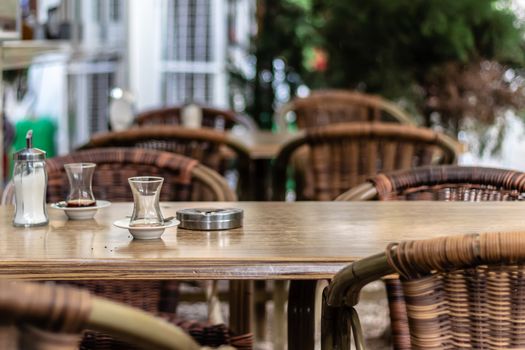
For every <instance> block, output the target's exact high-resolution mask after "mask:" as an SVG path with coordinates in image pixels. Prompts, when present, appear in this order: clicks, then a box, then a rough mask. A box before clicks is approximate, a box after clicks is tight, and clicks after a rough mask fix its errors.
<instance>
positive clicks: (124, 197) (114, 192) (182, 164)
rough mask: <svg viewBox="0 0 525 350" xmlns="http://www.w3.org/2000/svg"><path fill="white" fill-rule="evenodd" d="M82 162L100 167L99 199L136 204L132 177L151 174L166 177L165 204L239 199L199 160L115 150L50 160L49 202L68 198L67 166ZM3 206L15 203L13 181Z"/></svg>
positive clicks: (95, 179)
mask: <svg viewBox="0 0 525 350" xmlns="http://www.w3.org/2000/svg"><path fill="white" fill-rule="evenodd" d="M79 162H88V163H96V164H97V168H96V171H95V175H94V177H93V192H94V194H95V197H96V198H98V199H106V200H111V201H116V202H119V201H120V202H126V201H128V202H129V201H133V194H132V193H131V191H130V188H129V184H128V178H129V177H133V176H141V175H144V174H147V175H152V176H162V177H164V184H163V187H162V192H161V194H160V199H161V200H162V201H199V200H213V201H235V200H237V197H236V195H235V193H233V191H232V190H231V189H230V188H229V186H228V184H227V182H226V180H225V179H224V178H223V177H222V176H221V175H219V174H218V173H217V172H215V171H214V170H212V169H210V168H208V167H206V166H204V165H202V164H200V163H199V162H198V161H197V160H195V159H191V158H188V157H185V156H182V155H178V154H173V153H169V152H161V151H157V150H149V149H133V148H113V147H112V148H99V149H89V150H84V151H79V152H75V153H71V154H68V155H65V156H61V157H55V158H50V159H48V160H47V161H46V163H47V172H48V188H47V201H48V203H52V202H58V201H61V200H64V199H65V198H66V197H67V194H68V190H69V182H68V179H67V175H66V172H65V170H64V164H66V163H79ZM2 203H3V204H7V203H14V187H13V185H12V181H11V183H10V184H8V185H7V186H6V189H5V193H4V196H3V199H2Z"/></svg>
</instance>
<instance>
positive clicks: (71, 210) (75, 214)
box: [51, 200, 111, 220]
mask: <svg viewBox="0 0 525 350" xmlns="http://www.w3.org/2000/svg"><path fill="white" fill-rule="evenodd" d="M110 205H111V202H109V201H102V200H97V201H96V205H94V206H91V207H68V206H67V204H66V202H65V201H62V202H57V203H53V204H51V208H53V209H59V210H63V211H65V212H66V215H67V217H68V218H69V219H70V220H89V219H92V218H93V216H95V214H96V213H97V210H99V209H102V208H105V207H109V206H110Z"/></svg>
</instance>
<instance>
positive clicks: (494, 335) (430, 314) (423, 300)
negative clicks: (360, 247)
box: [321, 228, 525, 350]
mask: <svg viewBox="0 0 525 350" xmlns="http://www.w3.org/2000/svg"><path fill="white" fill-rule="evenodd" d="M451 229H453V228H451ZM444 233H445V232H444ZM524 260H525V233H524V232H514V233H486V234H468V235H455V236H448V237H440V238H434V239H429V240H416V241H406V242H400V243H392V244H390V245H389V246H388V247H387V248H386V251H385V252H384V253H380V254H377V255H374V256H371V257H368V258H365V259H363V260H360V261H357V262H355V263H353V264H351V265H349V266H348V267H346V268H344V269H343V270H341V271H340V272H339V273H337V274H336V276H335V277H334V279H333V280H332V282H331V283H330V285H329V286H328V287H327V288H326V289H325V291H324V293H323V310H322V327H321V328H322V349H324V350H329V349H349V348H350V339H351V338H350V334H351V333H353V338H354V340H355V344H356V348H357V349H365V342H364V339H363V335H362V330H361V325H360V322H359V317H358V315H357V312H356V311H355V309H354V306H355V305H356V304H357V303H358V300H359V293H360V290H361V288H362V287H363V286H365V285H367V284H368V283H370V282H372V281H374V280H377V279H379V278H381V277H384V276H387V275H389V274H392V273H398V274H399V275H400V276H401V284H402V286H403V290H404V293H405V295H406V296H407V298H406V311H407V315H408V317H407V319H408V325H409V332H410V333H409V334H408V335H407V336H409V338H407V339H406V340H407V342H408V343H405V347H403V348H405V349H442V350H448V349H450V350H452V349H523V348H525V337H523V326H522V324H523V319H525V305H524V301H525V284H524V283H523V276H524V275H525V267H524V265H523V261H524ZM410 343H411V344H412V345H410Z"/></svg>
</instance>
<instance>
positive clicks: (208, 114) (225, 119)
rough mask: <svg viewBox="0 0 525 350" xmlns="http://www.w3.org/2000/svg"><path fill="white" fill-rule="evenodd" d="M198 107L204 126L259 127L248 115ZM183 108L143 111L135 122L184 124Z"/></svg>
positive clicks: (220, 128)
mask: <svg viewBox="0 0 525 350" xmlns="http://www.w3.org/2000/svg"><path fill="white" fill-rule="evenodd" d="M198 108H199V109H200V112H201V114H202V121H201V126H202V127H206V128H212V129H217V130H220V131H224V130H230V129H232V128H233V127H234V126H236V125H239V126H242V127H243V128H245V129H247V130H250V131H253V130H257V129H258V127H257V124H256V123H255V122H254V121H253V120H252V119H251V118H250V117H248V116H246V115H241V114H237V113H235V112H234V111H231V110H226V109H218V108H213V107H203V106H198ZM183 110H184V107H166V108H159V109H154V110H149V111H146V112H142V113H140V114H138V115H137V116H136V118H135V124H137V125H139V126H148V125H167V124H168V125H183V120H182V114H183Z"/></svg>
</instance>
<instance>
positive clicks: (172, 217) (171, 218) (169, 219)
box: [126, 215, 175, 221]
mask: <svg viewBox="0 0 525 350" xmlns="http://www.w3.org/2000/svg"><path fill="white" fill-rule="evenodd" d="M126 217H127V218H130V219H131V215H126ZM173 219H175V216H168V217H167V218H164V221H171V220H173Z"/></svg>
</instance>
